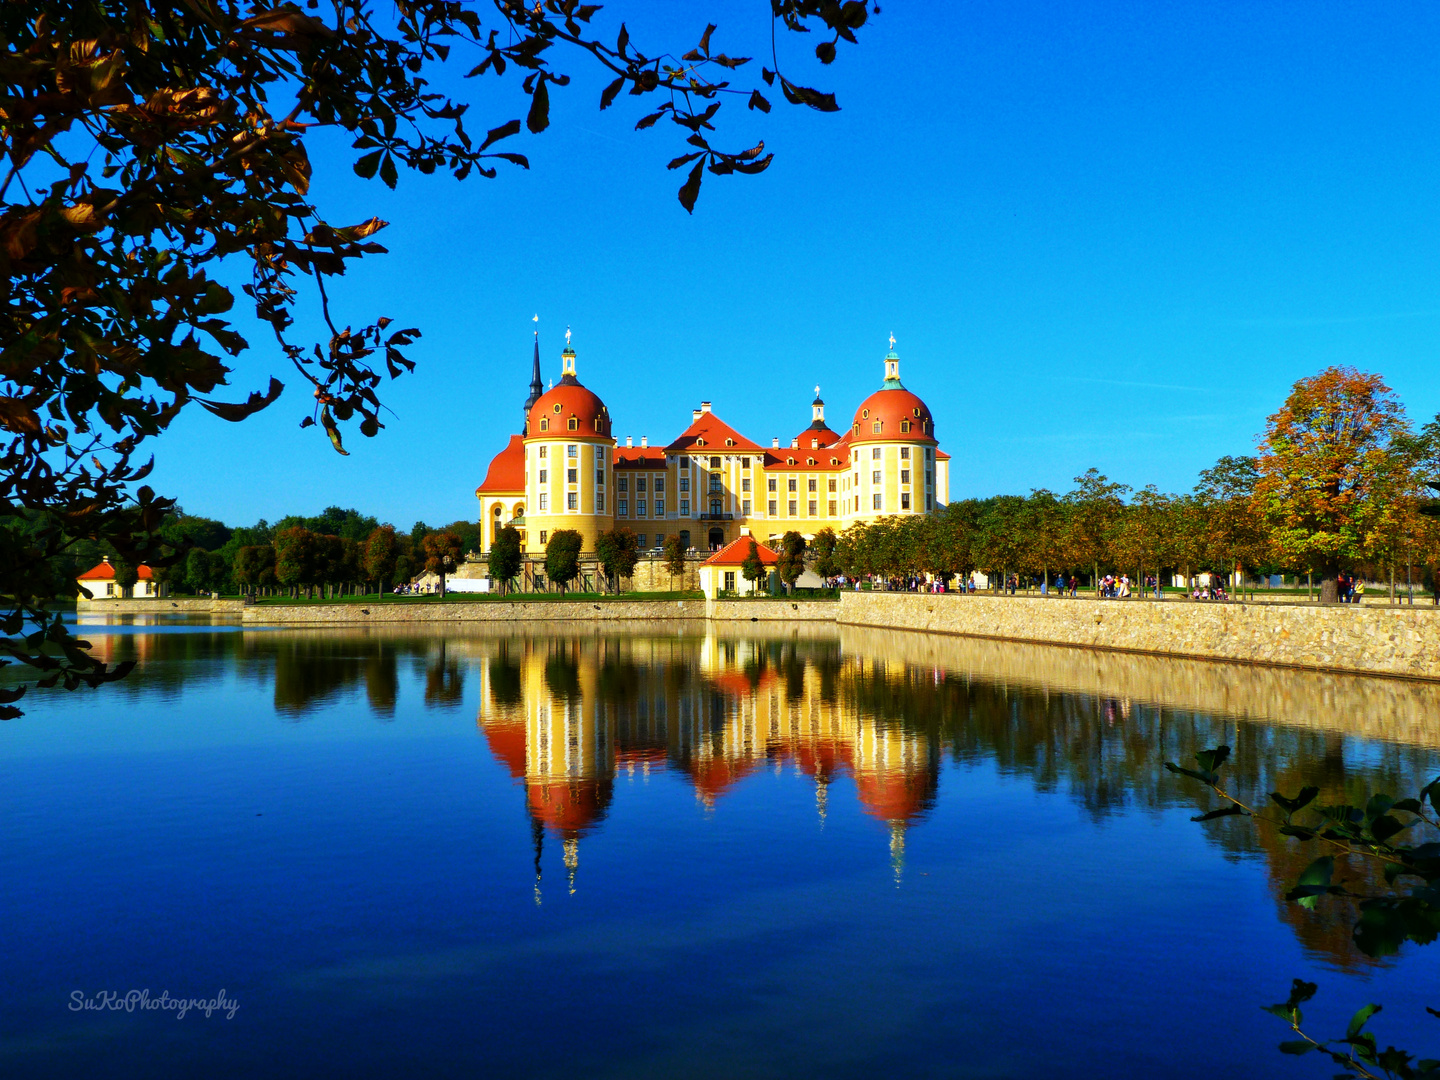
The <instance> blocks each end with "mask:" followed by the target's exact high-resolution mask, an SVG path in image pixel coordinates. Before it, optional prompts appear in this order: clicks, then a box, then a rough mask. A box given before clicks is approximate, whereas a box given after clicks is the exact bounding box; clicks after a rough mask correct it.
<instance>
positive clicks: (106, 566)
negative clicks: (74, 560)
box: [78, 555, 155, 581]
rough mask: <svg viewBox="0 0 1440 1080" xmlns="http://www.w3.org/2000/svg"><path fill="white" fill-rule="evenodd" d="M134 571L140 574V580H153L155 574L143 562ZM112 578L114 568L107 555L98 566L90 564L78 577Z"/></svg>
mask: <svg viewBox="0 0 1440 1080" xmlns="http://www.w3.org/2000/svg"><path fill="white" fill-rule="evenodd" d="M135 572H136V573H137V574H138V575H139V576H140V580H141V581H152V580H154V577H155V574H154V573H153V572H152V571H151V569H150V567H148V566H146V565H145V564H144V563H141V564H140V565H139V566H137V567H136V568H135ZM114 579H115V568H114V567H113V566H111V565H110V557H109V556H108V555H107V556H106V557H105V561H104V562H102V563H101V564H100V565H99V566H92V567H91V568H90V569H89V570H86V571H85V572H84V573H83V574H81V575H80V577H79V578H78V580H80V581H113V580H114Z"/></svg>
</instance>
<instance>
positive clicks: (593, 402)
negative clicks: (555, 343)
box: [524, 330, 615, 553]
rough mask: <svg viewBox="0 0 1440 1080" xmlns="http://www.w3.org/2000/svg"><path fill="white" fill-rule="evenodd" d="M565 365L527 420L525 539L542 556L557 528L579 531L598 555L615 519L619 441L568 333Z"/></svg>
mask: <svg viewBox="0 0 1440 1080" xmlns="http://www.w3.org/2000/svg"><path fill="white" fill-rule="evenodd" d="M560 363H561V374H560V381H559V382H558V383H556V384H555V385H554V386H553V387H551V388H550V389H549V390H547V391H546V392H545V393H543V394H541V395H540V396H539V397H538V398H537V399H536V400H535V403H534V404H533V405H531V406H530V409H529V412H528V413H527V414H526V417H525V439H524V441H525V524H526V530H525V531H526V538H527V540H528V541H529V545H530V549H531V550H533V551H535V552H537V553H538V552H542V551H544V550H545V544H546V543H547V542H548V540H549V538H550V536H551V535H553V534H554V533H555V532H556V531H557V530H559V529H574V530H575V531H576V532H578V533H579V534H580V535H581V536H582V537H583V538H584V545H583V547H582V550H584V551H590V552H593V551H594V550H595V541H596V538H597V537H598V536H599V535H600V534H601V533H602V532H606V531H608V530H609V529H610V528H611V527H612V526H613V524H614V520H615V516H614V515H615V507H614V504H613V502H612V501H611V500H612V498H613V496H612V494H611V492H612V491H613V489H614V483H613V476H612V467H613V460H614V450H615V437H614V436H613V435H612V434H611V432H610V411H609V410H608V409H607V408H606V407H605V403H604V402H603V401H601V400H600V398H599V396H598V395H596V394H595V393H594V392H593V391H590V390H587V389H586V388H585V387H584V386H582V385H581V384H580V380H579V379H577V378H576V377H575V350H574V349H572V348H571V347H570V332H569V331H568V330H567V331H566V332H565V351H564V352H562V353H561V354H560Z"/></svg>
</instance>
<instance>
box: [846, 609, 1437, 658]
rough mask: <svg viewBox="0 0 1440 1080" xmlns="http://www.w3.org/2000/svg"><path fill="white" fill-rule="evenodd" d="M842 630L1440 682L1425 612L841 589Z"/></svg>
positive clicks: (1433, 625) (1431, 622)
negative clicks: (850, 628) (869, 629)
mask: <svg viewBox="0 0 1440 1080" xmlns="http://www.w3.org/2000/svg"><path fill="white" fill-rule="evenodd" d="M839 621H840V622H841V623H842V624H845V625H852V626H872V627H885V628H890V629H896V630H920V631H926V632H929V633H939V634H960V635H963V636H965V637H979V638H998V639H1000V640H1004V641H1023V642H1033V643H1036V644H1041V645H1072V646H1077V647H1080V648H1086V649H1114V650H1119V651H1121V652H1136V653H1152V654H1157V655H1162V656H1179V657H1187V658H1192V659H1198V660H1228V661H1238V662H1240V663H1247V664H1277V665H1281V666H1284V667H1298V668H1310V669H1314V670H1319V671H1351V672H1357V673H1361V674H1368V675H1395V676H1402V677H1405V678H1411V679H1437V680H1440V612H1437V611H1435V610H1433V609H1427V608H1420V607H1417V608H1410V607H1403V608H1401V607H1394V608H1392V607H1383V608H1382V607H1365V606H1363V605H1348V604H1342V605H1335V606H1333V607H1331V606H1326V607H1320V606H1317V605H1310V604H1304V605H1302V604H1292V605H1284V604H1238V603H1230V604H1219V603H1203V602H1194V601H1184V600H1178V601H1161V602H1156V601H1147V600H1085V599H1078V598H1077V599H1074V600H1071V599H1062V598H1059V597H1022V596H1007V597H988V596H962V595H958V594H945V595H938V596H937V595H932V594H929V593H885V592H876V593H871V592H860V593H849V592H847V593H845V594H843V595H842V597H841V599H840V612H839Z"/></svg>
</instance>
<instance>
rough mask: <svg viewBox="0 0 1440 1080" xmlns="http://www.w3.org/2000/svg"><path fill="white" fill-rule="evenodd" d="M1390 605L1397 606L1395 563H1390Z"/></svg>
mask: <svg viewBox="0 0 1440 1080" xmlns="http://www.w3.org/2000/svg"><path fill="white" fill-rule="evenodd" d="M1390 606H1391V607H1394V606H1395V564H1394V563H1393V562H1392V563H1391V564H1390Z"/></svg>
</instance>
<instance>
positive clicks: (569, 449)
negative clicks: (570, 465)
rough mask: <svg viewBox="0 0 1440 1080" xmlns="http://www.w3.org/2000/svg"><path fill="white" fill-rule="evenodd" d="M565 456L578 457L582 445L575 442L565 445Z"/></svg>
mask: <svg viewBox="0 0 1440 1080" xmlns="http://www.w3.org/2000/svg"><path fill="white" fill-rule="evenodd" d="M565 456H566V457H568V458H577V457H579V456H580V447H578V446H577V445H575V444H574V443H570V444H569V445H568V446H566V447H565Z"/></svg>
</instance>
